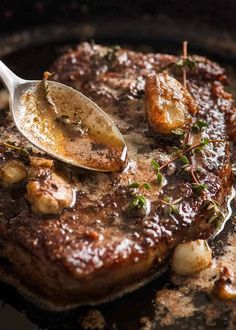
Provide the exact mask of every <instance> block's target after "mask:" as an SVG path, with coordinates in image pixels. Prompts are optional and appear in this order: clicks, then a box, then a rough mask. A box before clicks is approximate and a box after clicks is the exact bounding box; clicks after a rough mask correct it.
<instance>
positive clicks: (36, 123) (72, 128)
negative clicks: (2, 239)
mask: <svg viewBox="0 0 236 330" xmlns="http://www.w3.org/2000/svg"><path fill="white" fill-rule="evenodd" d="M46 84H47V82H46V81H42V82H41V83H39V84H38V85H37V87H36V88H35V89H34V90H33V89H31V90H29V91H28V92H27V93H26V94H24V95H23V97H22V103H23V107H22V108H23V109H24V111H23V112H22V113H21V114H20V116H21V118H20V121H21V127H22V131H23V133H25V135H28V134H30V136H31V138H32V139H33V141H35V144H36V145H39V146H40V145H41V146H42V147H43V148H44V149H45V148H46V149H47V150H49V151H50V152H53V153H54V154H58V155H61V158H62V160H63V158H64V157H66V158H67V159H68V160H69V161H70V162H71V164H74V165H78V166H82V167H85V168H86V167H92V168H94V169H95V170H98V171H105V172H106V171H108V172H114V171H118V170H120V169H121V168H122V167H123V165H124V163H125V160H126V147H125V146H124V144H123V142H122V141H120V140H119V139H118V137H117V136H115V134H114V131H113V128H112V125H111V123H109V122H108V121H106V120H105V119H104V118H102V117H98V116H96V114H95V115H94V111H93V109H92V108H90V109H88V111H86V112H85V111H84V109H83V104H82V103H81V100H80V98H79V97H78V96H77V93H76V92H75V91H74V90H73V89H66V90H64V88H63V87H58V86H56V85H54V84H50V88H49V87H48V85H46ZM49 95H50V96H49Z"/></svg>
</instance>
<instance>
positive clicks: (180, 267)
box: [171, 239, 212, 275]
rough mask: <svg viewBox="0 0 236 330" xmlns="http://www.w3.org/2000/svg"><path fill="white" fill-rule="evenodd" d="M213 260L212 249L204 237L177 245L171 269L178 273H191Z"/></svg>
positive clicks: (205, 266) (206, 265)
mask: <svg viewBox="0 0 236 330" xmlns="http://www.w3.org/2000/svg"><path fill="white" fill-rule="evenodd" d="M211 262H212V250H211V248H210V247H209V246H208V244H207V242H206V241H204V240H203V239H197V240H195V241H191V242H186V243H180V244H179V245H177V246H176V248H175V250H174V253H173V256H172V262H171V269H172V270H173V271H174V272H175V273H176V274H178V275H191V274H195V273H197V272H200V271H201V270H202V269H205V268H207V267H208V266H209V265H210V264H211Z"/></svg>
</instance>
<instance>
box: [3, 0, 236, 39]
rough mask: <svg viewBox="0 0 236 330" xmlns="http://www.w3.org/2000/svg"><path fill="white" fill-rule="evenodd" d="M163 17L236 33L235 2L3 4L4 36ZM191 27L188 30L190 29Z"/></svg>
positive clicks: (9, 0)
mask: <svg viewBox="0 0 236 330" xmlns="http://www.w3.org/2000/svg"><path fill="white" fill-rule="evenodd" d="M160 15H162V16H163V15H164V16H165V15H166V16H171V17H174V18H178V19H180V20H186V21H187V22H188V21H192V20H196V21H198V22H199V24H200V23H202V24H210V25H212V26H215V27H218V28H223V29H226V28H227V29H232V28H234V26H235V17H236V2H235V1H234V0H205V1H204V0H203V1H202V0H198V1H191V0H184V1H183V0H182V1H181V0H180V1H178V0H170V1H166V0H159V1H158V0H156V1H152V0H146V1H142V0H136V1H131V0H119V1H116V0H115V1H114V0H113V1H109V0H106V1H96V0H93V1H88V0H87V1H75V0H72V1H71V0H68V1H53V0H46V1H43V0H39V1H30V0H25V1H24V0H23V1H19V0H16V1H14V0H1V1H0V33H6V32H10V31H11V32H13V31H17V30H19V29H24V28H26V27H30V26H37V25H42V24H48V23H52V22H54V23H63V22H64V21H68V20H70V21H71V20H72V21H74V22H79V23H81V22H86V21H93V20H101V22H102V20H103V19H107V18H109V19H115V20H116V19H120V18H122V19H124V18H132V19H137V20H139V19H140V18H143V19H146V20H149V19H155V18H156V17H159V16H160ZM187 28H188V27H187V26H186V29H187Z"/></svg>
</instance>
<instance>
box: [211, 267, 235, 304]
mask: <svg viewBox="0 0 236 330" xmlns="http://www.w3.org/2000/svg"><path fill="white" fill-rule="evenodd" d="M214 292H215V294H216V295H217V296H218V297H219V298H220V299H224V300H235V299H236V279H235V276H234V274H233V273H232V272H231V271H230V270H229V269H228V268H227V267H224V268H223V270H222V271H221V273H220V277H219V279H218V280H217V281H216V282H215V288H214Z"/></svg>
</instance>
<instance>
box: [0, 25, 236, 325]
mask: <svg viewBox="0 0 236 330" xmlns="http://www.w3.org/2000/svg"><path fill="white" fill-rule="evenodd" d="M115 26H116V25H115V24H114V29H113V30H112V34H113V36H112V38H111V37H109V38H108V37H107V38H106V36H105V31H108V30H109V26H108V27H107V28H105V27H104V26H103V28H102V29H101V30H100V32H99V34H98V35H97V36H96V35H95V40H96V42H98V43H107V44H117V43H118V44H121V45H122V46H123V45H127V44H128V45H130V46H131V47H133V48H135V49H141V50H143V49H144V50H145V49H147V50H150V49H153V50H155V51H158V52H167V53H179V52H180V50H181V41H182V34H181V33H182V32H183V31H182V32H181V28H180V31H179V33H180V34H178V33H177V32H175V34H174V35H173V36H172V37H170V35H168V33H167V35H164V34H163V32H161V34H160V38H159V39H156V35H158V34H157V31H156V32H155V34H154V35H150V34H149V28H148V29H147V30H146V36H148V37H147V38H145V35H144V33H143V34H142V35H139V36H138V37H137V36H136V34H135V35H134V34H133V35H132V33H131V32H129V33H130V34H128V35H126V34H125V31H118V30H116V28H115ZM57 29H58V27H56V28H55V27H50V29H46V28H44V29H41V28H40V29H39V30H35V31H32V32H31V33H28V35H27V37H26V36H23V39H21V38H22V36H21V35H20V34H19V35H18V40H17V42H15V43H14V42H12V41H13V38H11V37H10V38H8V39H5V43H4V47H2V48H1V51H2V53H1V54H0V55H4V54H5V56H4V57H3V60H4V61H5V62H6V63H7V64H8V65H9V66H10V67H11V68H12V69H13V70H14V71H15V72H16V73H17V74H19V75H20V76H22V77H24V78H26V79H31V78H34V79H37V78H40V77H41V74H42V72H43V71H44V70H46V69H47V68H48V67H49V66H50V64H51V63H52V62H53V60H54V59H55V58H56V57H57V56H58V54H60V53H62V52H64V51H65V50H66V49H67V48H68V47H73V46H74V45H75V44H76V43H78V42H79V41H80V40H81V39H87V38H88V39H90V38H91V37H93V33H94V32H93V31H95V30H94V29H91V27H90V28H89V27H88V26H87V27H84V28H83V29H82V30H81V29H78V26H77V27H76V26H75V27H74V30H70V31H72V32H71V33H70V35H69V34H68V30H69V29H68V30H67V29H65V28H62V29H61V34H60V35H59V36H58V33H55V31H57V32H58V30H57ZM86 29H87V30H86ZM132 29H133V28H132ZM42 31H43V32H44V33H43V37H42V38H41V39H40V35H42ZM50 31H51V32H50ZM133 32H134V31H133ZM50 33H51V35H50ZM122 33H124V34H123V37H122ZM136 33H137V32H136ZM213 34H214V33H213ZM36 36H37V37H36ZM45 36H47V37H45ZM124 36H125V37H124ZM180 36H181V37H180ZM15 38H16V37H15ZM16 39H17V38H16ZM16 39H15V40H16ZM188 39H189V41H190V52H195V53H200V54H204V55H206V56H209V57H210V58H213V59H214V60H216V61H219V62H220V63H221V64H222V65H224V66H226V67H228V73H229V75H230V77H231V80H232V82H233V85H232V86H233V87H234V86H236V71H235V70H236V61H235V60H234V57H233V55H234V54H236V51H235V53H234V47H235V49H236V44H232V45H231V46H230V49H231V52H230V53H227V54H226V55H225V56H224V53H223V51H222V49H223V48H224V45H223V44H220V45H219V48H218V50H217V48H214V47H211V46H209V44H207V43H206V42H204V43H203V44H202V43H201V42H200V40H198V39H197V38H193V35H192V37H191V34H189V37H188ZM19 40H23V42H22V43H20V41H19ZM49 40H50V42H49ZM191 40H192V42H191ZM122 41H123V42H122ZM124 41H125V43H124ZM211 42H212V43H213V44H214V45H216V44H217V34H216V35H215V39H214V40H213V41H211ZM19 45H21V47H22V49H19V48H20V47H19ZM209 49H213V51H209ZM235 91H236V89H235ZM234 95H235V96H236V92H234ZM232 231H235V228H234V226H233V225H232V224H231V223H230V222H228V223H227V225H226V231H225V232H224V233H222V234H220V235H219V236H218V237H217V238H216V239H215V241H214V242H213V246H214V250H215V253H216V254H217V253H218V252H222V245H226V244H227V236H228V234H229V233H230V232H232ZM0 262H3V261H0ZM163 287H166V288H168V289H170V290H173V291H175V292H179V291H178V285H177V284H176V283H175V284H173V283H171V282H170V281H169V274H165V275H164V276H163V277H162V278H159V279H157V280H156V281H155V282H153V283H151V284H149V285H147V286H146V287H144V288H143V289H140V290H138V291H136V292H134V293H132V294H130V295H128V296H125V297H123V298H121V299H119V300H117V301H115V302H112V303H109V304H104V305H102V306H101V307H98V308H95V309H98V310H99V311H101V313H102V315H103V316H104V318H105V320H106V328H107V329H112V328H113V329H138V328H140V327H141V323H140V318H141V317H144V316H145V317H148V318H149V319H150V322H151V324H152V325H153V327H154V328H157V329H177V328H179V329H190V328H191V329H197V328H199V327H200V326H203V327H204V329H225V327H226V326H227V325H229V324H230V322H231V323H232V320H231V319H232V317H233V313H235V310H236V305H235V304H232V306H229V308H227V309H223V308H222V304H219V303H218V302H215V301H212V300H211V299H209V297H208V296H207V295H206V294H205V293H203V292H201V291H196V292H194V293H193V295H192V297H193V298H194V306H196V308H197V306H205V308H210V307H212V308H214V309H216V311H217V313H216V317H215V318H214V320H213V321H211V322H210V321H209V315H206V313H204V312H203V311H202V309H201V308H200V309H198V310H197V311H196V313H194V314H193V315H192V316H189V317H184V318H179V319H177V320H176V321H175V324H173V322H170V324H169V325H168V326H167V325H166V326H164V325H163V326H160V324H159V323H158V321H156V311H157V309H158V307H157V306H156V305H155V304H154V303H153V300H154V299H155V296H156V293H157V291H159V292H160V290H162V288H163ZM0 292H1V294H0V297H1V298H0V299H1V300H0V303H1V304H2V308H1V310H0V330H2V329H4V330H5V329H9V330H13V329H14V330H15V329H24V330H33V329H45V328H47V329H49V330H59V329H60V330H61V329H65V330H69V329H70V330H71V329H80V326H81V324H83V320H84V316H85V315H87V313H88V312H89V310H91V308H80V309H77V310H74V311H71V312H67V313H60V314H56V313H47V312H42V311H40V310H38V309H37V308H36V307H34V306H32V305H31V304H29V303H28V302H26V301H25V300H24V299H23V298H21V297H20V296H19V295H18V294H17V293H16V292H15V290H14V289H12V288H10V287H8V286H5V285H2V284H1V285H0ZM233 311H234V312H233ZM162 312H163V317H164V316H165V315H166V314H167V310H165V309H163V311H162ZM232 329H233V328H232Z"/></svg>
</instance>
